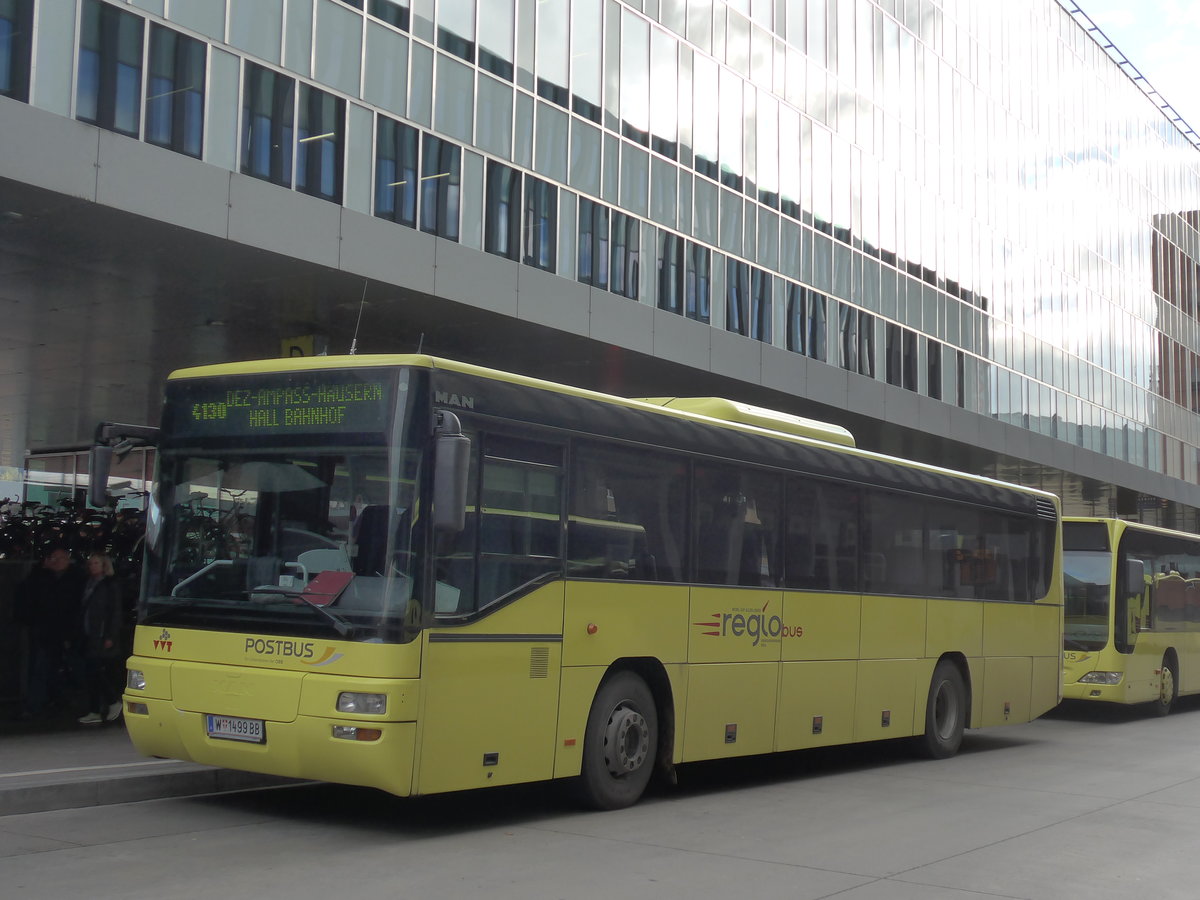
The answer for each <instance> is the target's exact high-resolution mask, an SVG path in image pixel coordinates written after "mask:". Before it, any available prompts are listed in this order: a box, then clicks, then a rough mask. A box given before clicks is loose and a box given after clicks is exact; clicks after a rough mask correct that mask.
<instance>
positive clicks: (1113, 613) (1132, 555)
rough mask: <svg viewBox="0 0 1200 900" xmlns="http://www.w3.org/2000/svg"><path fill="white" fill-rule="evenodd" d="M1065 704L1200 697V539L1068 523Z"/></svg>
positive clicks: (1157, 704)
mask: <svg viewBox="0 0 1200 900" xmlns="http://www.w3.org/2000/svg"><path fill="white" fill-rule="evenodd" d="M1063 579H1064V588H1063V591H1064V595H1065V602H1066V607H1065V609H1064V617H1065V624H1064V628H1063V697H1064V698H1066V699H1071V700H1100V701H1106V702H1111V703H1146V704H1148V705H1149V708H1150V709H1152V710H1153V711H1154V712H1156V713H1157V714H1159V715H1163V716H1165V715H1166V714H1167V713H1169V712H1170V711H1171V707H1172V706H1174V704H1175V701H1176V699H1178V698H1179V697H1180V696H1181V695H1183V694H1195V693H1198V692H1200V537H1197V536H1196V535H1194V534H1185V533H1183V532H1179V531H1170V530H1167V529H1165V528H1155V527H1152V526H1149V525H1139V524H1137V523H1134V522H1125V521H1122V520H1120V519H1103V518H1073V517H1069V518H1066V519H1064V520H1063Z"/></svg>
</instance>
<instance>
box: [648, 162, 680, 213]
mask: <svg viewBox="0 0 1200 900" xmlns="http://www.w3.org/2000/svg"><path fill="white" fill-rule="evenodd" d="M650 175H651V177H650V217H651V218H652V219H654V221H656V222H658V223H660V224H662V225H667V226H669V227H674V226H675V219H676V216H677V214H678V211H679V188H678V177H679V170H678V169H677V168H676V167H675V166H674V165H672V164H671V163H669V162H665V161H663V160H661V159H656V158H652V159H651V161H650Z"/></svg>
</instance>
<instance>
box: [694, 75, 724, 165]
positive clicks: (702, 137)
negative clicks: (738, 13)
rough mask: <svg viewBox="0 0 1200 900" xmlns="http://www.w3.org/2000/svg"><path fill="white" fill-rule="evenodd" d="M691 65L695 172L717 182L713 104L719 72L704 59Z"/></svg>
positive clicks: (716, 115) (715, 108)
mask: <svg viewBox="0 0 1200 900" xmlns="http://www.w3.org/2000/svg"><path fill="white" fill-rule="evenodd" d="M694 63H695V72H694V73H693V79H694V87H695V98H694V106H693V118H692V144H693V150H695V153H696V171H697V172H699V173H700V174H702V175H707V176H708V177H709V178H716V177H717V175H718V171H719V170H718V167H717V160H718V159H719V158H720V142H719V136H720V128H719V110H718V104H714V103H713V102H712V101H713V97H716V96H717V94H718V84H719V69H718V67H717V64H716V63H715V62H713V61H712V60H711V59H709V58H707V57H703V56H696V57H694Z"/></svg>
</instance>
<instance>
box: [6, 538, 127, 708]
mask: <svg viewBox="0 0 1200 900" xmlns="http://www.w3.org/2000/svg"><path fill="white" fill-rule="evenodd" d="M13 608H14V613H15V615H14V619H15V621H16V623H17V624H18V625H22V626H24V627H25V628H26V629H27V634H28V644H27V646H26V654H25V659H26V666H27V669H26V678H25V693H24V697H23V698H22V709H21V716H22V718H29V719H32V718H38V717H41V716H45V715H47V714H48V713H50V712H51V711H52V710H54V709H55V708H56V707H61V706H62V705H63V704H66V703H70V702H73V701H74V698H75V697H76V696H78V695H80V694H82V695H84V696H86V699H87V706H88V709H87V711H86V712H85V713H84V714H83V715H82V716H81V717H80V718H79V722H80V724H83V725H98V724H100V723H101V722H112V721H115V720H116V719H118V718H120V716H121V700H120V695H121V686H120V678H121V675H122V672H121V661H122V659H123V657H124V655H125V652H126V645H127V641H126V637H125V631H126V629H125V627H124V624H125V623H124V619H125V615H124V607H123V606H122V600H121V591H120V589H119V587H118V585H117V579H116V573H115V570H114V568H113V563H112V559H111V558H110V557H109V556H108V555H107V554H105V553H100V552H97V553H92V554H90V555H89V556H88V558H87V563H86V568H84V569H80V568H79V567H78V566H76V565H75V563H74V561H73V560H72V558H71V554H70V552H69V551H68V550H67V548H65V547H53V548H51V549H50V551H49V552H48V553H47V554H46V557H45V559H44V560H43V561H42V565H41V566H40V567H38V568H35V569H34V570H33V571H32V572H31V573H30V574H29V576H28V577H27V578H25V579H24V580H23V581H22V582H20V584H19V585H18V586H17V593H16V596H15V598H14V606H13Z"/></svg>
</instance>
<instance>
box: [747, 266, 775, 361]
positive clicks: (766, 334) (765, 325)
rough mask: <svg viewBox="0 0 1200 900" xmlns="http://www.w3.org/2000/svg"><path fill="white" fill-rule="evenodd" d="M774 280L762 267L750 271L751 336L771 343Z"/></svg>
mask: <svg viewBox="0 0 1200 900" xmlns="http://www.w3.org/2000/svg"><path fill="white" fill-rule="evenodd" d="M772 290H773V280H772V278H771V276H770V274H768V273H767V272H764V271H763V270H762V269H759V268H753V269H751V272H750V316H749V325H750V337H752V338H754V339H755V340H756V341H762V342H763V343H766V344H769V343H771V325H772V307H771V299H772V297H771V293H772Z"/></svg>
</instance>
